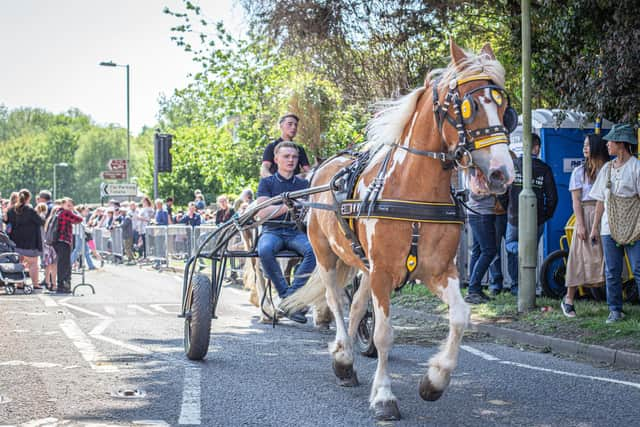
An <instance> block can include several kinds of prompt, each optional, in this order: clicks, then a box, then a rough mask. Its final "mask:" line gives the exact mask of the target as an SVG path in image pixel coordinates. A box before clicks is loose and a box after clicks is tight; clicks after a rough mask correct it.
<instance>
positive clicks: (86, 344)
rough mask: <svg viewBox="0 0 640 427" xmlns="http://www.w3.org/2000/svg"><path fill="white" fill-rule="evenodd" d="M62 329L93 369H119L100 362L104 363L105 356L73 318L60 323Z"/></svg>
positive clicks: (109, 370)
mask: <svg viewBox="0 0 640 427" xmlns="http://www.w3.org/2000/svg"><path fill="white" fill-rule="evenodd" d="M60 329H62V331H63V332H64V333H65V335H66V336H67V337H68V338H69V339H70V340H71V342H73V345H74V346H75V347H76V348H77V349H78V351H80V355H81V356H82V358H83V359H84V360H86V361H87V362H89V365H90V366H91V369H95V370H96V371H99V372H115V371H117V370H118V367H117V366H113V365H104V364H100V363H101V362H103V363H104V361H105V360H106V359H105V357H104V356H102V355H101V354H100V353H99V352H98V350H96V348H95V346H94V345H93V343H92V342H91V340H90V339H89V338H88V337H87V336H86V335H85V334H84V332H82V329H80V327H79V326H78V324H77V323H76V322H75V321H74V320H73V319H67V320H65V321H64V322H62V323H60Z"/></svg>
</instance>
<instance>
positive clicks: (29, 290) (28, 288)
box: [22, 285, 33, 295]
mask: <svg viewBox="0 0 640 427" xmlns="http://www.w3.org/2000/svg"><path fill="white" fill-rule="evenodd" d="M22 291H23V292H24V294H25V295H30V294H32V293H33V286H31V285H24V288H23V289H22Z"/></svg>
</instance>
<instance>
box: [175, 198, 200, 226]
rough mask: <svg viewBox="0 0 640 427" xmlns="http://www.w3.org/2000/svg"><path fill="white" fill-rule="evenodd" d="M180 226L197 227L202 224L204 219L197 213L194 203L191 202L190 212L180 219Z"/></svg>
mask: <svg viewBox="0 0 640 427" xmlns="http://www.w3.org/2000/svg"><path fill="white" fill-rule="evenodd" d="M180 224H185V225H190V226H191V227H197V226H198V225H200V224H202V218H201V217H200V214H199V213H198V212H197V210H196V204H195V203H194V202H189V211H188V212H187V214H186V215H184V216H183V217H182V218H181V219H180Z"/></svg>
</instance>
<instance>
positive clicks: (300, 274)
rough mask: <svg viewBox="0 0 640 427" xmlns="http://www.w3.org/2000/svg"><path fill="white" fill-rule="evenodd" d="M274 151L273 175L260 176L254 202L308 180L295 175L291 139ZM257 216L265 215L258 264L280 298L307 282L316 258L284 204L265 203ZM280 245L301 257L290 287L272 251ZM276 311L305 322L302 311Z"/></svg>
mask: <svg viewBox="0 0 640 427" xmlns="http://www.w3.org/2000/svg"><path fill="white" fill-rule="evenodd" d="M274 153H275V156H274V161H275V163H276V165H277V166H278V170H277V171H276V172H275V173H274V174H273V175H271V176H268V177H265V178H262V179H261V180H260V183H259V184H258V199H257V202H258V203H262V202H263V201H265V200H267V199H269V198H271V197H274V196H278V195H280V194H282V193H285V192H291V191H297V190H302V189H305V188H308V187H309V181H307V180H306V179H303V178H300V177H298V176H296V175H295V171H296V168H297V166H298V159H299V150H298V146H297V145H296V144H294V143H293V142H291V141H282V142H280V143H279V144H278V145H276V147H275V149H274ZM258 216H259V218H260V219H265V218H267V219H268V221H267V222H265V223H264V225H263V227H262V235H261V236H260V239H259V240H258V255H259V256H260V261H261V263H262V268H263V270H264V272H265V274H266V275H267V277H268V278H269V279H270V280H271V281H272V283H273V285H274V286H275V288H276V290H277V291H278V295H280V298H281V299H284V298H286V297H287V296H289V295H291V294H293V293H294V292H295V291H296V290H297V289H299V288H301V287H302V286H303V285H304V284H305V283H306V282H307V279H308V278H309V275H310V274H311V272H312V271H313V270H314V268H315V266H316V258H315V255H314V254H313V249H312V248H311V244H310V243H309V239H308V238H307V235H306V234H305V233H304V232H303V231H301V230H299V229H298V228H297V227H296V225H295V224H294V223H292V222H291V218H290V214H289V209H288V207H287V206H286V205H284V204H282V205H275V206H269V207H266V208H264V209H262V210H261V211H260V212H259V213H258ZM284 249H288V250H290V251H294V252H297V253H299V254H300V256H302V257H303V260H302V263H301V264H300V265H299V266H298V268H297V269H296V272H295V277H294V279H293V282H292V284H291V287H289V286H288V284H287V281H286V280H285V277H284V275H283V273H282V269H281V268H280V265H279V264H278V261H277V259H276V254H277V253H278V252H280V251H282V250H284ZM280 314H282V315H284V316H285V317H287V318H288V319H290V320H293V321H295V322H298V323H306V322H307V318H306V317H305V313H304V312H303V311H298V312H294V313H289V312H281V313H280Z"/></svg>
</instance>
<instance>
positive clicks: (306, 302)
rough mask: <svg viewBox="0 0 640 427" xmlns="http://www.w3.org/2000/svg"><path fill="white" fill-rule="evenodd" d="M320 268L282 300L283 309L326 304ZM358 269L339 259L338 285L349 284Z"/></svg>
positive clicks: (337, 270)
mask: <svg viewBox="0 0 640 427" xmlns="http://www.w3.org/2000/svg"><path fill="white" fill-rule="evenodd" d="M319 269H320V267H318V266H316V269H315V270H314V271H313V273H311V276H310V277H309V280H307V283H306V284H305V285H304V286H303V287H301V288H300V289H298V290H297V291H296V292H295V293H294V294H293V295H291V296H289V297H287V298H285V299H284V300H283V301H282V304H281V307H282V309H284V310H286V311H291V312H293V311H298V310H302V309H303V308H305V307H307V306H310V305H312V306H318V305H320V304H326V302H325V299H326V296H325V290H326V285H325V283H324V282H323V281H322V275H321V274H320V270H319ZM357 271H358V269H357V268H355V267H349V266H348V265H347V264H345V263H343V262H342V261H338V263H337V265H336V280H337V284H338V286H339V287H340V288H341V289H342V288H344V287H345V286H347V285H348V284H349V283H350V282H351V281H352V280H353V278H354V276H355V275H356V273H357Z"/></svg>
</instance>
